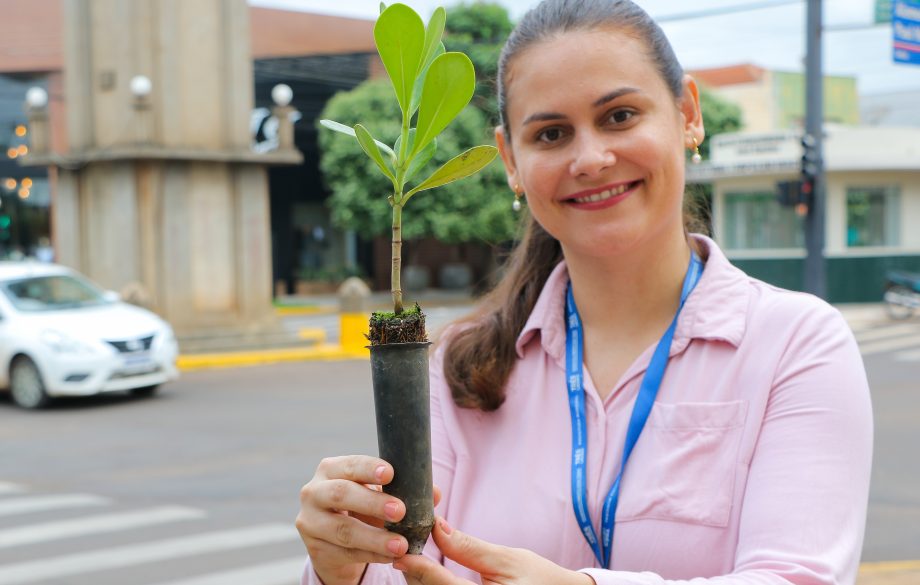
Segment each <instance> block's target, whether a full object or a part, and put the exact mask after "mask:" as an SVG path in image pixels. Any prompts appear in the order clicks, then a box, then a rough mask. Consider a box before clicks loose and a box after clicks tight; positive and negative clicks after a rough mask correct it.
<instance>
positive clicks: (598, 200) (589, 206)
mask: <svg viewBox="0 0 920 585" xmlns="http://www.w3.org/2000/svg"><path fill="white" fill-rule="evenodd" d="M641 184H642V181H630V182H627V183H619V184H613V185H605V186H603V187H599V188H597V189H590V190H587V191H581V192H579V193H575V194H574V195H570V196H569V197H566V198H565V199H564V200H563V201H564V202H565V203H567V204H569V205H571V206H572V207H574V208H575V209H584V210H586V211H594V210H598V209H607V208H608V207H613V206H614V205H616V204H617V203H619V202H621V201H623V200H624V199H626V198H627V197H629V196H630V195H632V194H633V193H634V192H635V191H636V189H637V188H638V187H639V186H640V185H641Z"/></svg>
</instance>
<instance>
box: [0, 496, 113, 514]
mask: <svg viewBox="0 0 920 585" xmlns="http://www.w3.org/2000/svg"><path fill="white" fill-rule="evenodd" d="M108 503H109V500H108V499H107V498H102V497H100V496H94V495H90V494H62V495H54V496H29V497H22V498H9V499H4V500H0V516H12V515H14V514H28V513H32V512H45V511H48V510H60V509H63V508H80V507H85V506H103V505H105V504H108Z"/></svg>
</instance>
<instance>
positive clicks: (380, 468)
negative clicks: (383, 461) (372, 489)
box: [374, 465, 387, 481]
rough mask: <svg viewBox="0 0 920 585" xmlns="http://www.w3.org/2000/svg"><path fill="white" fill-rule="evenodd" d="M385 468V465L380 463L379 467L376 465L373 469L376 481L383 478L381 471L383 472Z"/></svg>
mask: <svg viewBox="0 0 920 585" xmlns="http://www.w3.org/2000/svg"><path fill="white" fill-rule="evenodd" d="M386 470H387V467H386V465H381V466H380V467H378V468H377V469H375V470H374V477H376V478H377V481H380V480H382V479H383V473H384V472H385V471H386Z"/></svg>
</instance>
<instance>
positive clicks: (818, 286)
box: [803, 0, 827, 298]
mask: <svg viewBox="0 0 920 585" xmlns="http://www.w3.org/2000/svg"><path fill="white" fill-rule="evenodd" d="M821 20H822V0H808V4H807V14H806V20H805V35H806V39H805V50H806V54H805V135H806V136H811V137H812V138H813V140H814V146H813V149H814V150H813V153H814V158H815V161H814V162H815V168H814V169H813V170H814V175H813V181H814V183H813V188H812V192H811V201H809V202H808V213H807V215H806V216H805V250H806V256H805V280H804V282H805V290H806V291H807V292H810V293H812V294H813V295H817V296H819V297H821V298H827V277H826V274H825V266H824V215H825V211H824V210H825V187H826V181H825V174H824V128H823V122H824V71H823V66H822V56H821V34H822V22H821ZM804 172H805V169H803V173H804Z"/></svg>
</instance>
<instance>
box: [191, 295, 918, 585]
mask: <svg viewBox="0 0 920 585" xmlns="http://www.w3.org/2000/svg"><path fill="white" fill-rule="evenodd" d="M415 301H418V303H419V304H420V305H421V306H422V308H423V309H426V310H432V309H440V308H454V309H458V310H462V309H463V308H465V307H470V308H472V306H473V304H474V303H475V300H474V299H473V298H472V296H471V295H470V294H469V293H468V292H465V291H444V290H435V289H431V290H427V291H423V292H421V293H413V294H412V298H411V302H415ZM367 305H368V306H367V311H368V313H370V311H377V310H387V309H388V308H389V307H390V306H391V297H390V293H389V292H385V291H384V292H375V293H372V294H371V297H370V299H369V301H368V303H367ZM338 306H339V305H338V298H337V297H336V296H335V295H331V294H330V295H311V296H302V297H297V296H288V297H281V298H280V299H278V301H277V304H276V308H275V312H276V314H277V315H278V316H279V318H281V319H295V318H300V319H304V318H307V319H309V318H311V317H316V319H324V320H325V321H324V322H326V323H329V320H330V319H336V318H337V316H338ZM836 307H837V309H839V310H840V312H841V313H842V314H843V317H844V318H845V319H846V321H847V323H849V325H850V327H852V328H854V329H863V328H866V327H871V326H873V325H879V324H884V323H887V322H889V318H888V316H887V315H886V313H885V309H884V305H883V304H882V303H867V304H841V305H836ZM336 326H338V325H336ZM299 337H300V338H301V339H303V345H302V346H301V345H298V346H296V347H287V348H283V349H280V348H271V349H266V348H251V349H247V350H245V351H225V352H217V353H193V354H186V353H183V354H182V355H180V356H179V360H178V365H179V369H181V370H183V371H189V370H197V369H203V368H225V367H239V366H250V365H263V364H272V363H279V362H289V361H310V360H348V359H367V356H368V354H367V352H366V351H359V352H355V351H350V352H349V351H344V350H342V348H340V347H339V346H338V345H336V344H333V343H329V340H327V339H326V333H325V331H324V330H323V329H321V328H318V327H309V326H308V327H306V328H301V329H300V330H299ZM917 584H918V585H920V580H918V581H917Z"/></svg>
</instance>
